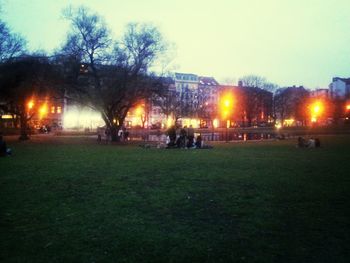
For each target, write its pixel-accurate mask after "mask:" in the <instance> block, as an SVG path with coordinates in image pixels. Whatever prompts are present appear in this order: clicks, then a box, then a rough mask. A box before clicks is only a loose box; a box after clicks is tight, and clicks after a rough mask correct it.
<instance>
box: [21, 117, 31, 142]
mask: <svg viewBox="0 0 350 263" xmlns="http://www.w3.org/2000/svg"><path fill="white" fill-rule="evenodd" d="M20 124H21V135H20V136H19V139H20V140H21V141H24V140H29V136H28V133H27V128H28V125H27V116H26V114H21V115H20Z"/></svg>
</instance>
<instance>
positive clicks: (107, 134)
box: [105, 127, 111, 143]
mask: <svg viewBox="0 0 350 263" xmlns="http://www.w3.org/2000/svg"><path fill="white" fill-rule="evenodd" d="M105 135H106V143H108V142H110V140H111V130H110V129H109V128H108V127H107V128H106V130H105Z"/></svg>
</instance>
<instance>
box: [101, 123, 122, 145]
mask: <svg viewBox="0 0 350 263" xmlns="http://www.w3.org/2000/svg"><path fill="white" fill-rule="evenodd" d="M117 136H118V137H119V141H127V140H128V139H129V132H128V131H127V130H126V128H125V127H123V128H121V129H120V130H119V131H118V132H117ZM103 138H104V139H105V141H106V142H110V141H111V140H112V131H111V130H110V129H109V128H108V127H107V128H105V127H101V128H98V129H97V141H99V142H101V141H102V140H103Z"/></svg>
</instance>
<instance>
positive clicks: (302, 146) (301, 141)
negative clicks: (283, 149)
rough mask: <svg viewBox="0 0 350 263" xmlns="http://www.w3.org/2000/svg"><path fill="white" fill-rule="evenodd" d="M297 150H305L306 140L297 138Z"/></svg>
mask: <svg viewBox="0 0 350 263" xmlns="http://www.w3.org/2000/svg"><path fill="white" fill-rule="evenodd" d="M297 146H298V147H299V148H305V147H307V146H308V143H307V142H306V140H305V139H304V138H303V137H300V136H299V137H298V145H297Z"/></svg>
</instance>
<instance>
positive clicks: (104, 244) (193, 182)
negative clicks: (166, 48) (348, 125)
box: [0, 136, 350, 262]
mask: <svg viewBox="0 0 350 263" xmlns="http://www.w3.org/2000/svg"><path fill="white" fill-rule="evenodd" d="M321 141H322V148H320V149H298V148H296V147H295V143H296V139H295V140H294V139H293V140H286V141H266V142H246V143H244V142H240V143H221V144H216V145H215V147H214V149H210V150H204V149H203V150H182V149H173V150H166V149H155V148H151V149H144V148H140V147H138V146H137V145H128V146H125V145H104V144H102V145H99V144H96V143H95V142H94V141H89V140H88V139H79V138H55V137H53V139H50V140H47V141H44V142H43V141H40V140H36V139H35V138H34V139H33V140H32V141H29V142H21V143H20V142H10V143H9V144H10V146H11V147H12V148H13V151H14V154H13V156H11V157H7V158H1V159H0V174H1V175H0V244H1V247H0V249H1V254H0V262H348V261H349V260H350V253H349V251H350V250H349V244H350V234H349V233H350V225H349V222H350V220H349V219H350V218H349V217H350V206H349V199H350V198H349V197H350V173H349V168H350V162H349V159H350V136H337V137H335V136H325V137H322V138H321Z"/></svg>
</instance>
